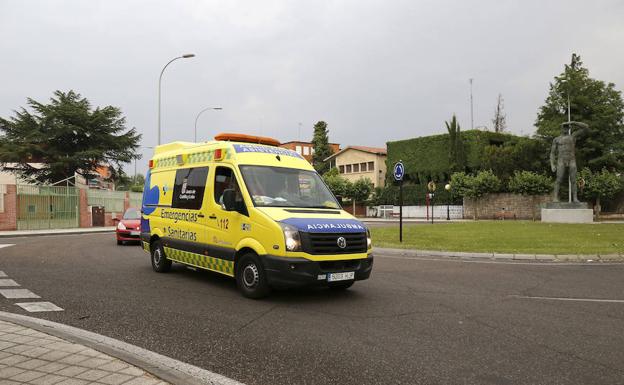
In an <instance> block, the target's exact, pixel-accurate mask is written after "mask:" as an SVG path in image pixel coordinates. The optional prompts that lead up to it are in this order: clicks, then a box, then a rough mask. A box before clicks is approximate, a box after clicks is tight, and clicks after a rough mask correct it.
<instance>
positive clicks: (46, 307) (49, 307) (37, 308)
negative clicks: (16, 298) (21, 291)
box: [16, 302, 63, 313]
mask: <svg viewBox="0 0 624 385" xmlns="http://www.w3.org/2000/svg"><path fill="white" fill-rule="evenodd" d="M16 305H17V306H19V307H21V308H22V309H24V310H26V311H27V312H30V313H36V312H42V311H63V309H62V308H60V307H58V306H56V305H55V304H53V303H52V302H20V303H16Z"/></svg>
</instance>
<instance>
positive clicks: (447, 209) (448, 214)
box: [444, 183, 451, 221]
mask: <svg viewBox="0 0 624 385" xmlns="http://www.w3.org/2000/svg"><path fill="white" fill-rule="evenodd" d="M444 189H445V190H446V191H448V192H451V184H450V183H447V184H446V186H444ZM450 205H451V202H450V200H449V201H446V220H447V221H450V220H451V206H450Z"/></svg>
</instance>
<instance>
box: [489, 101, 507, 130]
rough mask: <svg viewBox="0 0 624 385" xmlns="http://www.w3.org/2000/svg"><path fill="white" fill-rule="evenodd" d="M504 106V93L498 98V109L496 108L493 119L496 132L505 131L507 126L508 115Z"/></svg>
mask: <svg viewBox="0 0 624 385" xmlns="http://www.w3.org/2000/svg"><path fill="white" fill-rule="evenodd" d="M503 108H504V102H503V95H501V94H498V99H497V100H496V109H494V119H492V124H493V125H494V132H503V131H505V128H507V122H506V116H505V112H504V111H503Z"/></svg>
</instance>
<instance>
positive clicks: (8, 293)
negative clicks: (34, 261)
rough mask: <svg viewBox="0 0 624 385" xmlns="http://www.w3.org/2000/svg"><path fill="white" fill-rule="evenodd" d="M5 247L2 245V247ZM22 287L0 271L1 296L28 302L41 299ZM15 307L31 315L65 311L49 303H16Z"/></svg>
mask: <svg viewBox="0 0 624 385" xmlns="http://www.w3.org/2000/svg"><path fill="white" fill-rule="evenodd" d="M2 246H5V245H0V247H2ZM17 287H21V285H20V284H19V283H17V282H16V281H15V280H13V279H11V278H9V277H8V276H7V274H6V273H5V272H4V271H0V295H2V296H3V297H4V298H6V299H16V300H26V299H40V298H41V296H39V295H38V294H35V293H33V292H32V291H30V290H28V289H24V288H21V289H17ZM15 305H17V306H19V307H21V308H22V309H24V310H26V311H27V312H30V313H35V312H46V311H63V310H64V309H63V308H61V307H59V306H57V305H55V304H53V303H52V302H48V301H32V302H31V301H29V302H16V303H15Z"/></svg>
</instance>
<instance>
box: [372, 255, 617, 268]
mask: <svg viewBox="0 0 624 385" xmlns="http://www.w3.org/2000/svg"><path fill="white" fill-rule="evenodd" d="M375 258H390V259H406V260H412V261H426V262H455V263H483V264H493V265H520V266H624V264H622V263H620V262H596V261H594V262H542V261H539V260H535V261H534V262H516V261H518V259H510V260H506V261H487V260H480V261H475V260H469V259H464V258H461V257H441V258H431V257H430V258H427V257H408V256H402V255H383V254H375Z"/></svg>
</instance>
